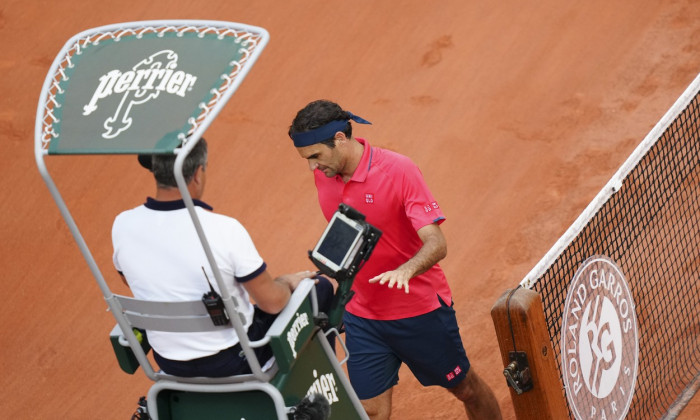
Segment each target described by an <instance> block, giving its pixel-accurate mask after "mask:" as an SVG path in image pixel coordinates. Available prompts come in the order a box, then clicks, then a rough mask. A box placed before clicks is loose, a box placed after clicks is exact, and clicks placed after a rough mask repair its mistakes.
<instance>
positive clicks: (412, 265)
mask: <svg viewBox="0 0 700 420" xmlns="http://www.w3.org/2000/svg"><path fill="white" fill-rule="evenodd" d="M417 233H418V236H419V237H420V239H421V241H423V246H422V247H421V248H420V249H419V250H418V252H417V253H416V255H414V256H413V257H412V258H411V259H410V260H408V261H406V262H405V263H403V264H401V265H400V266H399V267H398V268H396V270H392V271H387V272H385V273H382V274H380V275H378V276H375V277H373V278H371V279H369V282H370V283H377V282H378V283H379V284H381V285H384V284H387V283H388V286H389V288H393V287H394V286H396V288H397V289H404V291H405V292H406V293H408V292H409V291H408V282H409V281H410V280H411V279H412V278H413V277H415V276H417V275H419V274H422V273H425V272H426V271H428V269H430V267H432V266H434V265H435V264H437V263H438V262H439V261H440V260H442V259H443V258H445V256H447V241H445V236H444V235H443V234H442V230H441V229H440V226H439V225H438V224H436V223H433V224H430V225H427V226H423V227H422V228H420V229H418V232H417Z"/></svg>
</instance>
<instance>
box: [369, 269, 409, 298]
mask: <svg viewBox="0 0 700 420" xmlns="http://www.w3.org/2000/svg"><path fill="white" fill-rule="evenodd" d="M409 280H411V275H410V274H409V273H407V272H406V271H404V270H392V271H387V272H385V273H382V274H380V275H378V276H375V277H372V278H371V279H369V282H370V283H379V284H381V285H384V284H387V283H389V288H390V289H393V288H394V286H396V289H397V290H401V289H404V291H405V292H406V293H408V281H409Z"/></svg>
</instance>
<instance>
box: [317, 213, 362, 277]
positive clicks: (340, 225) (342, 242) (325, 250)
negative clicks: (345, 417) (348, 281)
mask: <svg viewBox="0 0 700 420" xmlns="http://www.w3.org/2000/svg"><path fill="white" fill-rule="evenodd" d="M362 222H363V221H358V220H354V219H351V218H349V217H347V216H346V215H345V214H343V213H341V212H339V211H337V212H335V213H334V214H333V217H332V218H331V220H330V222H329V223H328V226H326V230H325V231H324V232H323V235H321V239H320V240H319V241H318V243H317V244H316V247H315V248H314V249H313V250H312V251H311V257H312V260H313V259H315V260H316V261H317V262H319V263H321V264H322V265H323V266H325V267H326V268H328V269H329V270H330V271H331V272H330V273H329V272H325V273H324V274H328V275H331V276H333V274H335V273H338V272H340V271H344V270H347V269H348V267H349V266H350V264H351V263H353V261H354V259H355V255H356V254H357V251H358V249H359V248H360V246H361V245H362V244H363V240H362V239H363V235H364V233H365V230H366V229H365V226H366V223H362ZM317 266H318V264H317ZM322 271H325V270H322Z"/></svg>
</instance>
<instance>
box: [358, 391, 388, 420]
mask: <svg viewBox="0 0 700 420" xmlns="http://www.w3.org/2000/svg"><path fill="white" fill-rule="evenodd" d="M393 389H394V388H393V387H392V388H389V389H387V390H386V391H384V392H383V393H381V394H379V395H377V396H376V397H374V398H370V399H367V400H360V402H361V403H362V408H364V409H365V411H366V412H367V415H368V416H369V418H370V419H372V420H389V417H390V416H391V395H392V391H393Z"/></svg>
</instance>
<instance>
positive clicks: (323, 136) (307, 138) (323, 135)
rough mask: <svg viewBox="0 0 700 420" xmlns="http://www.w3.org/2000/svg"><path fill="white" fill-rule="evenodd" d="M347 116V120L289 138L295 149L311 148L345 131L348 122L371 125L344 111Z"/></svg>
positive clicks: (330, 123)
mask: <svg viewBox="0 0 700 420" xmlns="http://www.w3.org/2000/svg"><path fill="white" fill-rule="evenodd" d="M345 112H347V114H348V118H347V119H344V120H333V121H331V122H329V123H328V124H324V125H322V126H320V127H316V128H314V129H313V130H310V131H304V132H302V133H292V134H290V135H289V137H291V138H292V140H293V141H294V146H295V147H305V146H311V145H312V144H316V143H320V142H322V141H325V140H329V139H331V138H333V136H335V133H337V132H338V131H345V127H346V126H347V123H348V121H350V120H353V121H355V122H357V123H360V124H372V123H371V122H369V121H367V120H366V119H364V118H362V117H358V116H357V115H354V114H353V113H352V112H349V111H345Z"/></svg>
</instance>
